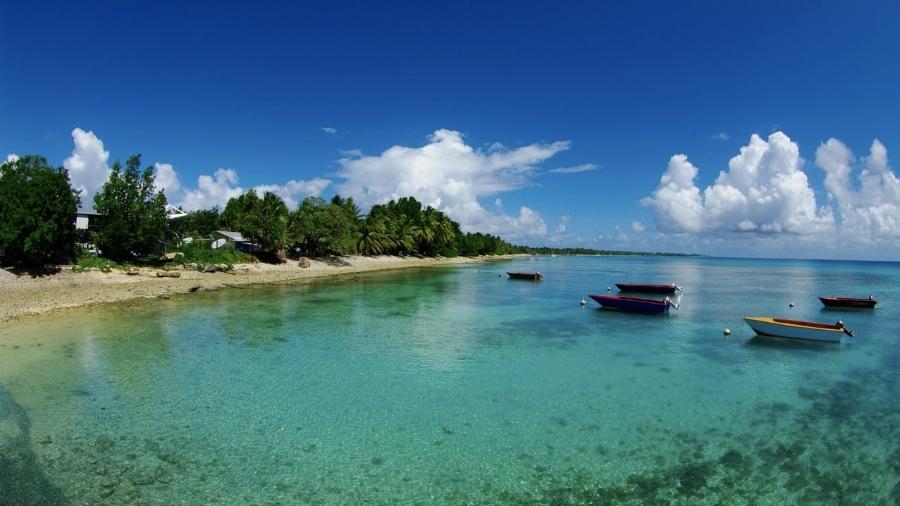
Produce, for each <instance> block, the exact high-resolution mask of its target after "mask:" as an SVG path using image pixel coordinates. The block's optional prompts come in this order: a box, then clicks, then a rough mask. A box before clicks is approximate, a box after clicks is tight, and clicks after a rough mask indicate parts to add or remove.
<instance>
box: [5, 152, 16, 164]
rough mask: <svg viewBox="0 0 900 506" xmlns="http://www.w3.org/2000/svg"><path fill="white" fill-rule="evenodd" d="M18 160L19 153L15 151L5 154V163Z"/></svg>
mask: <svg viewBox="0 0 900 506" xmlns="http://www.w3.org/2000/svg"><path fill="white" fill-rule="evenodd" d="M18 160H19V155H17V154H15V153H10V154H8V155H6V163H12V162H16V161H18Z"/></svg>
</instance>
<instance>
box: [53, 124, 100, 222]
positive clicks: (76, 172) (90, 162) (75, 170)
mask: <svg viewBox="0 0 900 506" xmlns="http://www.w3.org/2000/svg"><path fill="white" fill-rule="evenodd" d="M72 140H73V141H74V142H75V148H74V149H73V150H72V154H71V155H70V156H69V157H68V158H66V159H65V161H64V162H63V167H65V168H66V170H68V171H69V180H70V181H71V182H72V187H73V188H75V189H76V190H80V191H81V208H82V209H90V208H93V204H94V194H96V193H97V192H98V191H99V190H100V188H101V187H102V186H103V184H104V183H106V180H107V178H109V172H110V169H109V165H107V162H108V161H109V151H106V150H105V149H103V141H101V140H100V139H99V138H97V136H96V135H94V132H85V131H84V130H82V129H80V128H76V129H74V130H72Z"/></svg>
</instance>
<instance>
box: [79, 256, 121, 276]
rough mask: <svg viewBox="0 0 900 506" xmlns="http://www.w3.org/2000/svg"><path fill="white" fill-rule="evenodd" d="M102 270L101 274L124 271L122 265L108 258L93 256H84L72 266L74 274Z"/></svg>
mask: <svg viewBox="0 0 900 506" xmlns="http://www.w3.org/2000/svg"><path fill="white" fill-rule="evenodd" d="M91 268H95V269H100V271H101V272H109V271H111V270H113V269H124V267H123V266H122V264H120V263H118V262H115V261H113V260H109V259H107V258H100V257H95V256H93V255H91V254H82V255H81V256H79V258H78V259H77V260H76V262H75V264H74V265H72V272H85V271H87V270H88V269H91Z"/></svg>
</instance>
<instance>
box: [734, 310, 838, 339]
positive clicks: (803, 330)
mask: <svg viewBox="0 0 900 506" xmlns="http://www.w3.org/2000/svg"><path fill="white" fill-rule="evenodd" d="M744 321H745V322H747V325H750V328H751V329H753V331H754V332H756V333H757V334H759V335H761V336H772V337H785V338H788V339H807V340H810V341H829V342H833V343H836V342H840V340H841V337H843V336H844V334H847V335H848V336H852V335H853V332H851V331H850V330H849V329H847V328H846V327H844V322H841V321H839V322H837V323H818V322H807V321H803V320H788V319H785V318H774V317H772V316H745V317H744Z"/></svg>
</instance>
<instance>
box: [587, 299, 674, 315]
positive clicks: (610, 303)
mask: <svg viewBox="0 0 900 506" xmlns="http://www.w3.org/2000/svg"><path fill="white" fill-rule="evenodd" d="M589 297H590V298H592V299H594V300H595V301H597V303H598V304H600V305H601V306H603V307H604V308H614V309H620V310H622V311H631V312H633V313H651V314H652V313H665V312H666V311H668V310H669V308H670V307H674V308H675V309H678V305H677V304H674V303H673V302H672V301H671V300H670V299H669V298H668V297H666V298H665V299H663V300H656V299H641V298H638V297H623V296H621V295H589Z"/></svg>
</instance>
